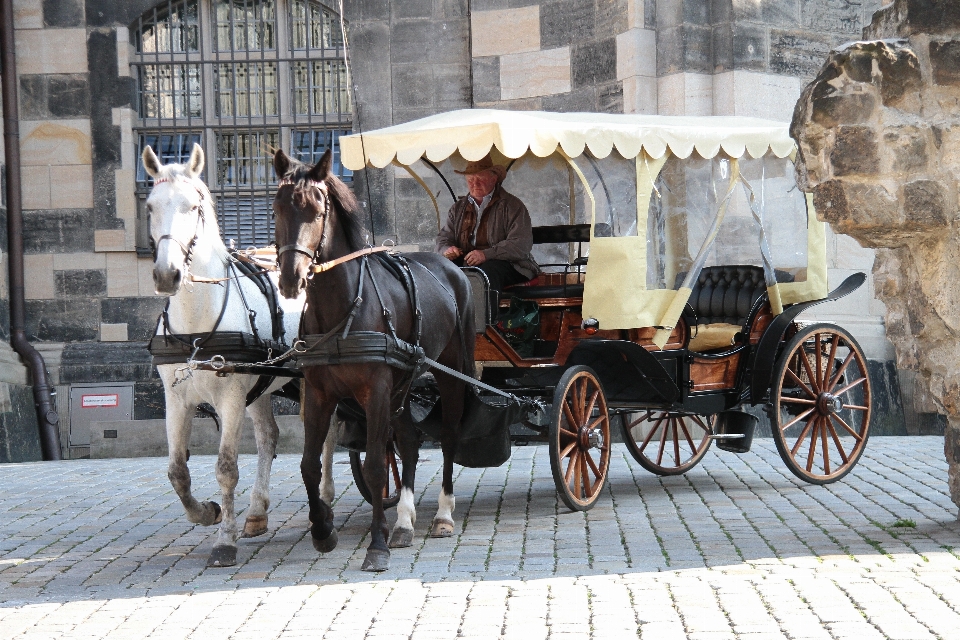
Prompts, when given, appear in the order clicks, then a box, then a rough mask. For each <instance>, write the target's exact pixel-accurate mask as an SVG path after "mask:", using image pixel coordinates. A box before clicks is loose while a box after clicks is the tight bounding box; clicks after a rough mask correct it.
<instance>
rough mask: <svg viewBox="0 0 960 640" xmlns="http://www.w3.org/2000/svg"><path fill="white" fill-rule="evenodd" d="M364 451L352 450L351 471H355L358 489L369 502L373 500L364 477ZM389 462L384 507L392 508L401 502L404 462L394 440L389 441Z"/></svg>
mask: <svg viewBox="0 0 960 640" xmlns="http://www.w3.org/2000/svg"><path fill="white" fill-rule="evenodd" d="M364 455H365V454H364V453H363V452H360V451H351V452H350V471H352V472H353V481H354V482H356V483H357V490H358V491H360V495H361V496H363V499H364V500H366V501H367V502H370V501H371V494H370V488H369V487H367V482H366V480H364V479H363V458H364ZM385 458H386V464H387V485H386V486H385V487H384V488H383V508H384V509H390V508H391V507H395V506H397V503H398V502H400V487H401V481H400V479H401V477H402V475H403V474H402V470H403V464H402V463H401V462H400V456H399V455H397V452H396V448H395V447H394V445H393V441H390V442H388V443H387V453H386V456H385Z"/></svg>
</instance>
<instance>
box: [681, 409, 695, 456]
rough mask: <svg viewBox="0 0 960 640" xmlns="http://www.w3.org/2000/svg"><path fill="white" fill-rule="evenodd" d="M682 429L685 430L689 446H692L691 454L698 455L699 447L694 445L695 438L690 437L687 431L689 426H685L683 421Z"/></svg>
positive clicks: (684, 433)
mask: <svg viewBox="0 0 960 640" xmlns="http://www.w3.org/2000/svg"><path fill="white" fill-rule="evenodd" d="M694 417H696V416H694ZM680 428H681V429H683V435H684V436H685V437H686V438H687V444H689V445H690V453H691V454H693V455H697V447H696V446H695V445H694V444H693V438H691V437H690V433H689V432H688V431H687V425H686V424H684V422H683V420H681V421H680Z"/></svg>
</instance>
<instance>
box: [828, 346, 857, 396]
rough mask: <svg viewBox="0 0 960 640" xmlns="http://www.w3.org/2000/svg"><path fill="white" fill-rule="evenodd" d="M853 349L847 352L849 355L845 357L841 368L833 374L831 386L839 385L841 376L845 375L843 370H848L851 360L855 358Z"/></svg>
mask: <svg viewBox="0 0 960 640" xmlns="http://www.w3.org/2000/svg"><path fill="white" fill-rule="evenodd" d="M853 355H854V352H853V349H851V350H850V353H848V354H847V357H846V358H844V359H843V364H841V365H840V368H838V369H837V372H836V373H835V374H833V377H832V378H830V384H829V387H830V388H831V389H833V388H834V387H835V386H837V383H838V382H839V381H840V377H841V376H842V375H843V372H844V371H846V370H847V367H849V366H850V362H851V361H852V360H853Z"/></svg>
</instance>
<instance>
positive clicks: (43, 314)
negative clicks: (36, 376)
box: [26, 298, 100, 342]
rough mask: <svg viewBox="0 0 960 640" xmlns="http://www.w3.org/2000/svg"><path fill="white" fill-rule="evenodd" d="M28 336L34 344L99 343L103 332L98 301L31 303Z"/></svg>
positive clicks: (28, 302) (28, 310)
mask: <svg viewBox="0 0 960 640" xmlns="http://www.w3.org/2000/svg"><path fill="white" fill-rule="evenodd" d="M26 311H27V327H26V329H27V336H28V337H29V338H30V339H31V340H51V341H54V342H84V341H90V340H96V339H97V334H98V333H99V329H100V304H99V302H98V301H97V300H90V299H84V298H79V299H74V300H28V301H27V305H26Z"/></svg>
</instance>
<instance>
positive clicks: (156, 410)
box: [133, 373, 166, 420]
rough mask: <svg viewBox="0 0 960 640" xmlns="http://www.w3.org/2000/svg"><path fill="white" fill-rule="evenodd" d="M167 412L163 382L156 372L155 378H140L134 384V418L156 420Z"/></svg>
mask: <svg viewBox="0 0 960 640" xmlns="http://www.w3.org/2000/svg"><path fill="white" fill-rule="evenodd" d="M165 413H166V405H165V401H164V396H163V382H161V381H160V379H159V378H157V377H156V373H154V378H153V379H150V380H138V381H137V382H136V383H135V384H134V385H133V419H134V420H154V419H158V418H163V417H164V415H165Z"/></svg>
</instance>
